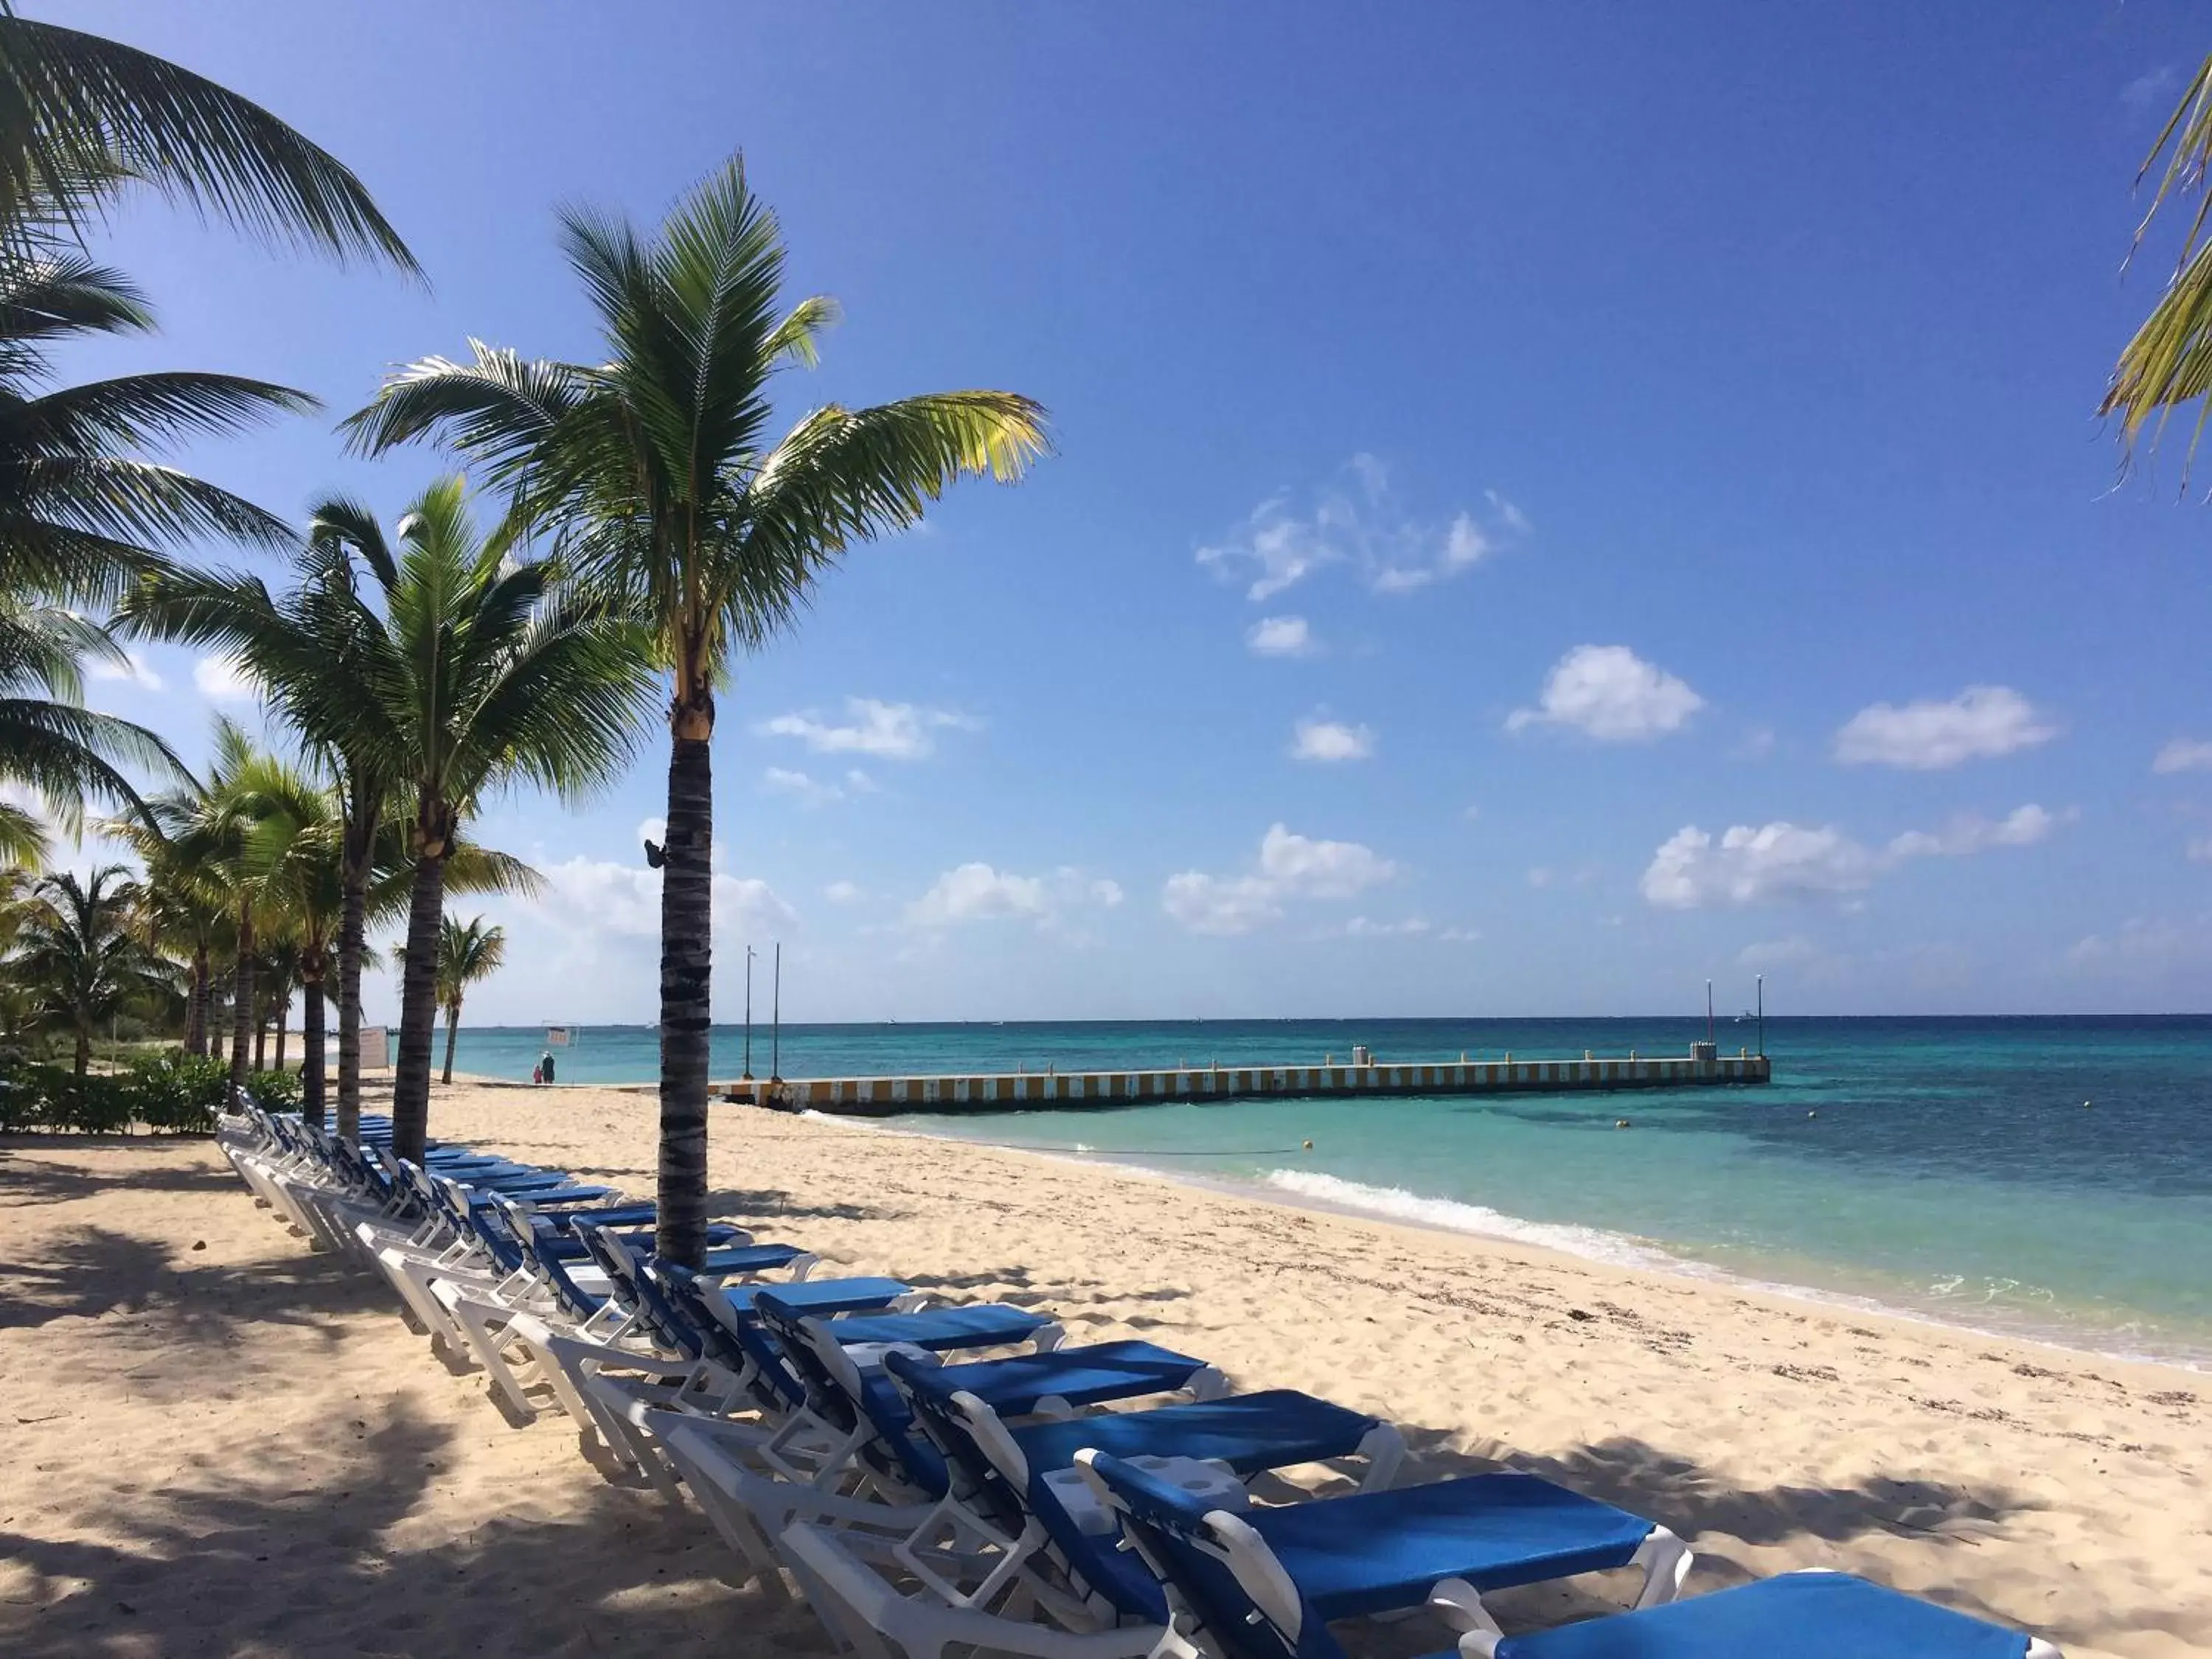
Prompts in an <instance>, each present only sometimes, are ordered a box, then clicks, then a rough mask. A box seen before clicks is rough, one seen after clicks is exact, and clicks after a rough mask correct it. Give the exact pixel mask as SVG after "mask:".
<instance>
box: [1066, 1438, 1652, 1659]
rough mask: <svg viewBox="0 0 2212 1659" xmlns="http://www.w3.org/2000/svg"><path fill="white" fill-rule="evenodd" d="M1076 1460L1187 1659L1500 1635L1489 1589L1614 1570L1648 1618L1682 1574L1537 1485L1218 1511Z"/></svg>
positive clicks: (1571, 1498) (1616, 1515) (1333, 1652)
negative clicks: (1444, 1625) (1116, 1523)
mask: <svg viewBox="0 0 2212 1659" xmlns="http://www.w3.org/2000/svg"><path fill="white" fill-rule="evenodd" d="M1079 1464H1080V1466H1081V1468H1083V1471H1084V1473H1085V1476H1086V1477H1087V1478H1088V1479H1089V1480H1090V1481H1091V1485H1092V1486H1093V1487H1094V1489H1095V1490H1096V1491H1097V1494H1098V1496H1099V1498H1101V1500H1102V1501H1103V1502H1104V1503H1105V1504H1107V1505H1108V1507H1109V1509H1110V1510H1112V1511H1113V1513H1114V1514H1115V1516H1117V1517H1118V1519H1119V1520H1120V1522H1121V1530H1122V1532H1123V1534H1125V1535H1126V1536H1127V1539H1128V1541H1130V1543H1131V1544H1132V1545H1133V1546H1134V1547H1135V1549H1136V1552H1137V1553H1138V1554H1139V1556H1140V1557H1141V1558H1142V1559H1143V1560H1144V1563H1145V1565H1146V1566H1147V1567H1149V1568H1150V1569H1151V1570H1152V1573H1153V1575H1154V1576H1155V1577H1157V1578H1158V1580H1159V1581H1160V1583H1162V1584H1163V1585H1164V1586H1165V1587H1166V1593H1167V1605H1168V1608H1169V1611H1170V1620H1169V1623H1170V1628H1171V1630H1172V1632H1173V1633H1174V1636H1175V1638H1176V1640H1177V1641H1179V1642H1181V1643H1182V1644H1185V1647H1184V1649H1183V1650H1185V1651H1188V1653H1189V1654H1190V1655H1191V1656H1194V1659H1195V1656H1198V1655H1205V1656H1207V1659H1344V1654H1343V1650H1342V1649H1341V1648H1340V1647H1339V1646H1338V1645H1337V1644H1336V1641H1335V1639H1334V1638H1333V1637H1332V1636H1331V1635H1330V1634H1329V1632H1328V1625H1329V1623H1330V1621H1332V1620H1338V1619H1351V1618H1359V1617H1364V1616H1368V1615H1371V1614H1375V1613H1396V1612H1401V1611H1407V1610H1410V1609H1413V1608H1416V1607H1423V1606H1427V1607H1432V1608H1435V1609H1436V1610H1437V1611H1438V1612H1440V1613H1444V1614H1445V1615H1446V1616H1447V1617H1448V1618H1449V1619H1451V1620H1452V1621H1453V1622H1455V1623H1456V1624H1457V1625H1458V1626H1460V1627H1461V1628H1462V1629H1467V1630H1475V1629H1488V1630H1493V1631H1494V1630H1495V1629H1496V1628H1497V1626H1496V1625H1495V1623H1494V1622H1492V1620H1491V1619H1490V1616H1489V1613H1488V1612H1487V1611H1486V1609H1485V1608H1484V1607H1483V1605H1482V1596H1483V1595H1484V1594H1486V1592H1488V1591H1491V1590H1497V1589H1509V1588H1511V1587H1513V1586H1515V1585H1520V1584H1532V1583H1544V1582H1546V1581H1548V1580H1551V1579H1554V1578H1565V1577H1572V1576H1574V1575H1575V1574H1577V1573H1583V1572H1597V1571H1604V1570H1606V1569H1607V1568H1612V1567H1626V1566H1638V1567H1641V1568H1642V1569H1643V1571H1644V1583H1643V1589H1642V1593H1641V1594H1640V1595H1639V1596H1638V1601H1637V1605H1638V1607H1656V1606H1659V1605H1662V1604H1663V1603H1665V1602H1667V1601H1671V1600H1673V1599H1674V1595H1676V1594H1677V1593H1678V1592H1679V1590H1680V1588H1681V1583H1682V1579H1683V1577H1684V1575H1685V1574H1686V1573H1687V1572H1688V1571H1689V1568H1690V1552H1689V1550H1688V1548H1687V1547H1686V1546H1684V1545H1683V1543H1682V1542H1681V1541H1680V1539H1678V1538H1676V1537H1675V1536H1674V1534H1672V1533H1670V1532H1668V1530H1667V1529H1666V1528H1664V1527H1660V1526H1656V1525H1655V1524H1653V1523H1652V1522H1649V1521H1646V1520H1644V1518H1643V1517H1642V1516H1635V1515H1631V1514H1630V1513H1629V1512H1628V1511H1627V1510H1620V1509H1615V1508H1614V1507H1613V1505H1612V1504H1601V1503H1600V1502H1598V1501H1597V1500H1596V1499H1595V1498H1585V1497H1583V1496H1582V1495H1581V1494H1580V1493H1578V1492H1570V1491H1568V1490H1567V1489H1566V1488H1565V1487H1564V1486H1554V1485H1553V1483H1552V1482H1550V1481H1548V1480H1540V1479H1539V1478H1538V1477H1536V1476H1534V1475H1533V1474H1513V1473H1500V1474H1478V1475H1471V1476H1468V1477H1467V1478H1465V1479H1463V1480H1443V1481H1438V1482H1437V1483H1436V1484H1434V1485H1431V1486H1407V1487H1403V1488H1401V1489H1399V1490H1396V1491H1391V1492H1361V1493H1357V1494H1355V1495H1353V1496H1351V1497H1346V1498H1316V1499H1314V1500H1312V1501H1311V1502H1309V1503H1304V1504H1285V1505H1282V1506H1281V1507H1279V1508H1259V1507H1248V1506H1245V1505H1243V1504H1236V1505H1234V1506H1232V1507H1225V1506H1224V1505H1222V1504H1220V1503H1219V1502H1218V1501H1217V1500H1215V1499H1213V1498H1200V1497H1198V1496H1194V1494H1193V1493H1191V1492H1187V1491H1184V1490H1183V1489H1182V1488H1181V1487H1179V1486H1175V1485H1173V1484H1170V1482H1168V1481H1166V1480H1161V1479H1159V1478H1158V1477H1157V1476H1156V1475H1155V1474H1152V1473H1151V1472H1148V1471H1146V1470H1145V1469H1142V1468H1138V1467H1137V1466H1136V1465H1134V1464H1133V1463H1131V1462H1127V1460H1125V1459H1123V1458H1120V1457H1116V1456H1115V1455H1112V1454H1111V1453H1109V1452H1102V1451H1097V1450H1090V1449H1086V1450H1085V1451H1083V1452H1082V1453H1081V1454H1080V1455H1079ZM1163 1645H1164V1646H1165V1645H1166V1644H1163ZM1171 1651H1174V1650H1172V1649H1171Z"/></svg>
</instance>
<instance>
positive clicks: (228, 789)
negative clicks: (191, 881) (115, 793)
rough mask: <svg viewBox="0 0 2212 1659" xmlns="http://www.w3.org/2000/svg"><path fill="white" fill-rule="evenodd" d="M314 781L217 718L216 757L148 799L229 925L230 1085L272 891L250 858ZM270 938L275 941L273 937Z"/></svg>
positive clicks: (248, 1018) (239, 1064)
mask: <svg viewBox="0 0 2212 1659" xmlns="http://www.w3.org/2000/svg"><path fill="white" fill-rule="evenodd" d="M313 787H314V786H313V783H312V782H311V781H309V780H308V779H307V777H306V776H305V775H303V774H302V773H301V770H300V769H298V768H297V767H295V766H294V765H292V764H291V763H289V762H288V761H286V760H285V759H283V757H281V756H277V755H273V754H270V753H269V752H268V751H267V750H263V749H259V748H257V747H256V746H255V745H254V743H253V741H252V738H249V737H247V736H246V732H245V731H244V730H243V729H242V728H241V727H240V726H238V725H237V724H236V723H235V722H234V721H232V720H228V719H227V718H223V717H218V718H217V719H216V730H215V758H214V760H213V762H212V763H210V766H209V768H208V773H207V776H206V778H205V779H204V780H202V779H198V778H194V777H192V776H191V775H189V774H187V775H186V776H185V780H184V781H183V782H182V783H180V784H179V786H178V787H175V788H173V789H171V790H169V791H167V793H163V794H161V795H159V796H156V797H155V799H153V800H151V801H149V803H148V807H149V817H151V818H152V820H153V821H154V823H155V826H156V827H157V828H158V829H159V831H160V833H161V837H162V839H163V841H164V842H167V845H168V848H170V850H171V855H172V856H173V859H174V860H175V861H176V863H177V865H178V866H180V867H182V868H185V869H188V870H191V871H192V872H195V878H196V880H197V883H198V884H199V885H200V887H201V890H202V891H204V892H210V893H213V894H216V895H219V896H220V897H221V899H222V902H224V903H226V904H227V906H228V914H229V919H230V922H231V925H232V927H233V930H234V931H233V934H232V945H233V953H234V963H233V971H232V982H231V1032H230V1085H231V1088H232V1089H233V1090H234V1091H240V1090H243V1089H244V1088H245V1087H246V1073H247V1072H248V1071H249V1069H251V1067H250V1065H249V1062H250V1061H251V1060H252V1058H253V1050H252V1042H253V1039H254V1037H255V1036H256V1035H257V1033H258V1030H259V1027H260V1020H259V1018H258V1012H259V1005H258V1002H257V1001H256V1000H255V986H256V982H257V979H258V970H259V968H260V961H261V954H262V951H263V948H264V940H263V939H262V938H261V924H262V921H263V919H264V912H265V911H267V910H268V909H269V908H270V903H271V901H272V899H273V898H274V897H275V893H274V891H273V890H272V888H271V886H270V882H269V878H268V875H267V872H266V871H265V870H264V869H263V868H261V867H260V866H258V864H257V862H256V860H255V859H254V857H253V846H254V842H255V838H256V836H258V834H259V833H260V832H261V829H262V826H263V825H264V824H266V823H269V822H270V821H271V820H272V819H274V818H276V817H277V816H278V815H279V814H280V813H282V812H283V811H284V810H285V806H286V804H287V803H288V802H289V801H291V800H294V799H297V798H298V797H299V796H300V795H301V794H303V793H307V792H308V791H310V790H312V789H313ZM270 942H273V941H270Z"/></svg>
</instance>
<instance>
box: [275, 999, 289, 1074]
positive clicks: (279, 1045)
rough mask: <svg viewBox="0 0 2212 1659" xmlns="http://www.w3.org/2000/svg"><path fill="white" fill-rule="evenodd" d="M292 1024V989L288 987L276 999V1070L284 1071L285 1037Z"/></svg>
mask: <svg viewBox="0 0 2212 1659" xmlns="http://www.w3.org/2000/svg"><path fill="white" fill-rule="evenodd" d="M291 1023H292V987H290V986H289V985H287V986H286V987H284V993H283V995H282V996H280V997H278V998H277V999H276V1069H277V1070H278V1071H280V1072H281V1071H283V1069H284V1035H285V1031H286V1030H287V1029H288V1028H289V1026H290V1024H291Z"/></svg>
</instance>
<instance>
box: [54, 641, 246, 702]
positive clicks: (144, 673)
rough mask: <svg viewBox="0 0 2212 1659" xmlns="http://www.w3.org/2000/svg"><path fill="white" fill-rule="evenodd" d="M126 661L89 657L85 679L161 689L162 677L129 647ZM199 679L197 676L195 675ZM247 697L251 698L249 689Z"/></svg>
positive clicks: (150, 689)
mask: <svg viewBox="0 0 2212 1659" xmlns="http://www.w3.org/2000/svg"><path fill="white" fill-rule="evenodd" d="M123 657H124V660H123V661H121V662H119V663H118V662H111V661H109V660H108V659H106V657H89V658H87V659H86V660H85V665H84V671H85V677H86V678H88V679H95V680H128V681H130V682H131V684H133V685H138V686H143V687H144V688H145V689H146V690H149V691H159V690H161V676H160V675H159V674H157V673H155V671H154V670H153V667H152V665H150V664H149V663H148V662H147V660H146V659H145V658H143V657H142V656H140V655H139V654H138V653H137V652H136V651H133V650H131V649H130V648H129V647H125V648H124V652H123ZM195 678H197V675H195ZM245 695H246V696H252V690H250V689H249V690H247V691H246V693H245Z"/></svg>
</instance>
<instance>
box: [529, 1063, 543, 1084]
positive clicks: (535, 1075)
mask: <svg viewBox="0 0 2212 1659" xmlns="http://www.w3.org/2000/svg"><path fill="white" fill-rule="evenodd" d="M530 1080H531V1081H532V1083H543V1082H544V1081H545V1062H544V1060H539V1061H538V1064H536V1065H535V1066H532V1067H531V1068H530Z"/></svg>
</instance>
